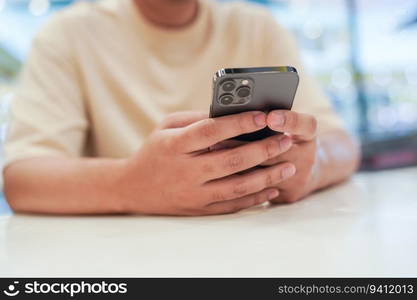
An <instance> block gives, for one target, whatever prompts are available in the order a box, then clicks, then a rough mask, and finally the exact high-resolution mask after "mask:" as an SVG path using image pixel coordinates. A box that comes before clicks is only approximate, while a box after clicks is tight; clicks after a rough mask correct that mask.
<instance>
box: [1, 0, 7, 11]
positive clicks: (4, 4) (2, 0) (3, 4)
mask: <svg viewBox="0 0 417 300" xmlns="http://www.w3.org/2000/svg"><path fill="white" fill-rule="evenodd" d="M5 7H6V0H0V12H2V11H3V10H4V8H5Z"/></svg>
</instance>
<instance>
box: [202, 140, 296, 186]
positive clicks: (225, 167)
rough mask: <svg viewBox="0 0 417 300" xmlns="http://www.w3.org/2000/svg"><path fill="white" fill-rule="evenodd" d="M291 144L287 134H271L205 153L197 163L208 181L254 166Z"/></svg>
mask: <svg viewBox="0 0 417 300" xmlns="http://www.w3.org/2000/svg"><path fill="white" fill-rule="evenodd" d="M291 145H292V141H291V138H290V137H288V136H285V135H279V136H271V137H269V138H266V139H264V140H261V141H256V142H252V143H249V144H245V145H242V146H239V147H236V148H233V149H228V150H220V151H217V152H211V153H207V154H205V155H202V156H200V157H199V159H200V161H199V162H198V163H199V165H201V170H202V171H203V172H204V173H203V174H202V175H203V176H204V177H205V178H207V181H208V180H213V179H217V178H222V177H225V176H229V175H232V174H235V173H238V172H241V171H244V170H247V169H250V168H252V167H255V166H257V165H259V164H261V163H263V162H264V161H267V160H268V159H271V158H273V157H276V156H278V155H280V154H282V153H284V152H286V151H288V150H289V149H290V148H291Z"/></svg>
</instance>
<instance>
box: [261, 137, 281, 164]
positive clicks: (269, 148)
mask: <svg viewBox="0 0 417 300" xmlns="http://www.w3.org/2000/svg"><path fill="white" fill-rule="evenodd" d="M264 147H265V149H264V154H265V160H268V159H271V158H273V157H275V156H276V155H277V154H278V149H279V148H280V145H279V142H278V141H276V140H270V141H268V142H267V143H266V144H265V146H264Z"/></svg>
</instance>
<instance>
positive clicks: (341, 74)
mask: <svg viewBox="0 0 417 300" xmlns="http://www.w3.org/2000/svg"><path fill="white" fill-rule="evenodd" d="M332 85H333V86H334V87H336V88H338V89H346V88H348V87H350V86H351V85H352V75H351V73H350V72H349V70H348V69H346V68H339V69H336V70H334V71H333V73H332Z"/></svg>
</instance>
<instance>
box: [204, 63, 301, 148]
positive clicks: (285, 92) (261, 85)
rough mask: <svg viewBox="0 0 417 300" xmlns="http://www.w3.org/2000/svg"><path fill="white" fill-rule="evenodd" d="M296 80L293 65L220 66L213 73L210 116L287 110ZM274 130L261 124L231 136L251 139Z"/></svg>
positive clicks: (269, 134)
mask: <svg viewBox="0 0 417 300" xmlns="http://www.w3.org/2000/svg"><path fill="white" fill-rule="evenodd" d="M298 83H299V77H298V73H297V70H296V69H295V68H294V67H289V66H286V67H260V68H234V69H221V70H219V71H217V72H216V74H215V75H214V77H213V100H212V104H211V107H210V117H211V118H216V117H221V116H225V115H232V114H237V113H241V112H246V111H255V110H257V111H264V112H266V113H267V112H269V111H271V110H276V109H286V110H291V108H292V104H293V101H294V97H295V94H296V92H297V87H298ZM274 134H277V132H275V131H273V130H271V129H269V128H264V129H262V130H259V131H256V132H253V133H249V134H244V135H240V136H237V137H235V138H234V139H237V140H241V141H255V140H260V139H264V138H266V137H269V136H271V135H274Z"/></svg>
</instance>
